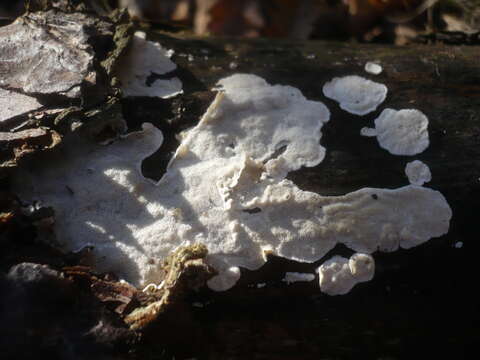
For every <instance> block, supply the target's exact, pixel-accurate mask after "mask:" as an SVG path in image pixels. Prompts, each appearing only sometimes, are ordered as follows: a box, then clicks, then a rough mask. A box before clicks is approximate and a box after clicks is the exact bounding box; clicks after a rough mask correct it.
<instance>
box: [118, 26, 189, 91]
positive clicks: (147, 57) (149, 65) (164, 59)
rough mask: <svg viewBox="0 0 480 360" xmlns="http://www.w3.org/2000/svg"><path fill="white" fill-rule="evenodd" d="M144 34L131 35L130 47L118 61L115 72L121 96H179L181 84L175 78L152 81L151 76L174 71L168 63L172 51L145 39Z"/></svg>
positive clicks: (172, 63)
mask: <svg viewBox="0 0 480 360" xmlns="http://www.w3.org/2000/svg"><path fill="white" fill-rule="evenodd" d="M145 38H146V34H145V33H144V32H141V31H138V32H136V33H135V35H134V37H133V40H132V44H131V48H130V49H129V51H128V52H127V54H125V56H124V57H123V58H122V59H121V60H120V64H119V65H118V68H117V71H118V74H119V77H120V80H121V82H122V90H123V94H124V96H149V97H161V98H169V97H172V96H175V95H178V94H181V93H182V82H181V81H180V79H179V78H177V77H173V76H172V77H171V78H170V79H154V80H153V82H152V83H149V81H148V80H149V77H150V76H152V75H165V74H168V73H170V72H172V71H174V70H175V69H176V68H177V65H175V63H174V62H173V61H172V60H170V58H171V56H172V55H173V51H171V50H166V49H164V48H163V47H162V46H161V45H160V44H158V43H155V42H152V41H148V40H146V39H145Z"/></svg>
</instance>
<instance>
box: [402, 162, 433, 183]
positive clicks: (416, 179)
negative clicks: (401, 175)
mask: <svg viewBox="0 0 480 360" xmlns="http://www.w3.org/2000/svg"><path fill="white" fill-rule="evenodd" d="M405 175H407V177H408V181H409V182H410V184H412V185H419V186H422V185H423V184H425V183H427V182H429V181H430V180H432V173H431V172H430V169H429V167H428V166H427V165H426V164H425V163H423V162H421V161H420V160H414V161H412V162H409V163H408V164H407V165H406V166H405Z"/></svg>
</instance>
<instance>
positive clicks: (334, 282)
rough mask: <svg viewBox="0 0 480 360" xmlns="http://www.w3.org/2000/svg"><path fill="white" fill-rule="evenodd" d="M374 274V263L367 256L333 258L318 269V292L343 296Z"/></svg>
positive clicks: (355, 255)
mask: <svg viewBox="0 0 480 360" xmlns="http://www.w3.org/2000/svg"><path fill="white" fill-rule="evenodd" d="M374 272H375V261H374V260H373V257H372V256H371V255H368V254H361V253H356V254H353V255H352V256H351V257H350V259H347V258H344V257H342V256H334V257H332V258H331V259H329V260H327V261H325V262H324V263H323V264H322V265H321V266H320V267H319V268H318V274H319V281H320V290H321V291H322V292H324V293H326V294H328V295H343V294H346V293H348V292H349V291H350V290H352V288H353V287H354V286H355V285H356V284H358V283H360V282H365V281H370V280H371V279H372V278H373V275H374Z"/></svg>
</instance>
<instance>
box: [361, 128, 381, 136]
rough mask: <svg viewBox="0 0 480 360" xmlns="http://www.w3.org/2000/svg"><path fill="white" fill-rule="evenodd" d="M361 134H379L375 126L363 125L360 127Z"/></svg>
mask: <svg viewBox="0 0 480 360" xmlns="http://www.w3.org/2000/svg"><path fill="white" fill-rule="evenodd" d="M360 135H362V136H367V137H374V136H377V130H376V129H375V128H369V127H363V128H361V129H360Z"/></svg>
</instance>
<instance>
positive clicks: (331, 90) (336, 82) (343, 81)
mask: <svg viewBox="0 0 480 360" xmlns="http://www.w3.org/2000/svg"><path fill="white" fill-rule="evenodd" d="M387 91H388V90H387V87H386V86H385V85H383V84H379V83H376V82H374V81H371V80H367V79H365V78H363V77H360V76H356V75H351V76H344V77H341V78H333V79H332V80H331V81H329V82H327V83H326V84H325V85H324V86H323V94H324V95H325V96H326V97H328V98H330V99H333V100H335V101H338V102H339V103H340V107H341V108H342V109H343V110H345V111H348V112H349V113H351V114H355V115H365V114H368V113H370V112H372V111H374V110H375V109H376V108H377V106H378V105H380V104H381V103H382V102H383V101H384V100H385V98H386V97H387Z"/></svg>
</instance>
